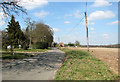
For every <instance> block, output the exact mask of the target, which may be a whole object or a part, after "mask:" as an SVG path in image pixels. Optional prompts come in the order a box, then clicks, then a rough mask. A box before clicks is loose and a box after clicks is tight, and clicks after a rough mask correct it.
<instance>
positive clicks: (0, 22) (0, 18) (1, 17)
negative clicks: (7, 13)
mask: <svg viewBox="0 0 120 82" xmlns="http://www.w3.org/2000/svg"><path fill="white" fill-rule="evenodd" d="M4 18H5V17H4V13H3V12H0V26H2V25H4V24H5V21H4V20H3V19H4Z"/></svg>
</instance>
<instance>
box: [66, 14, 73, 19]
mask: <svg viewBox="0 0 120 82" xmlns="http://www.w3.org/2000/svg"><path fill="white" fill-rule="evenodd" d="M72 16H73V15H72V14H66V15H65V16H64V18H66V17H72Z"/></svg>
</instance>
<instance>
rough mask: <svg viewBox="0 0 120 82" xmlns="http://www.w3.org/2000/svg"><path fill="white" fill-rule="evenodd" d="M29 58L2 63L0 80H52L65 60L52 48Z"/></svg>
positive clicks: (58, 51) (62, 53)
mask: <svg viewBox="0 0 120 82" xmlns="http://www.w3.org/2000/svg"><path fill="white" fill-rule="evenodd" d="M35 54H36V55H35V56H34V57H31V58H27V59H22V60H11V61H4V62H3V66H2V80H53V79H54V76H55V73H56V71H57V70H58V69H59V68H60V66H61V65H62V63H63V62H64V59H65V54H64V52H62V51H60V50H58V49H56V48H53V50H49V51H48V52H45V53H35Z"/></svg>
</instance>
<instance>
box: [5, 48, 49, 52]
mask: <svg viewBox="0 0 120 82" xmlns="http://www.w3.org/2000/svg"><path fill="white" fill-rule="evenodd" d="M47 50H49V49H28V50H23V49H14V52H45V51H47ZM3 51H5V50H3ZM7 51H8V52H10V50H7Z"/></svg>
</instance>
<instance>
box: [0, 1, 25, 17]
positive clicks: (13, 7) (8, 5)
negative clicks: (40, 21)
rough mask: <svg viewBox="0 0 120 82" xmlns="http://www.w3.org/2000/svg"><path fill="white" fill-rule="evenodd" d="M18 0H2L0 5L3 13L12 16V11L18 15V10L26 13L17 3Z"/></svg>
mask: <svg viewBox="0 0 120 82" xmlns="http://www.w3.org/2000/svg"><path fill="white" fill-rule="evenodd" d="M19 1H20V0H11V1H10V0H3V1H1V2H0V7H1V9H2V11H3V12H4V13H5V15H8V16H12V15H13V13H16V14H17V15H19V12H20V11H21V12H23V13H26V14H27V12H26V9H24V8H23V7H22V6H20V5H19V4H18V2H19Z"/></svg>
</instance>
